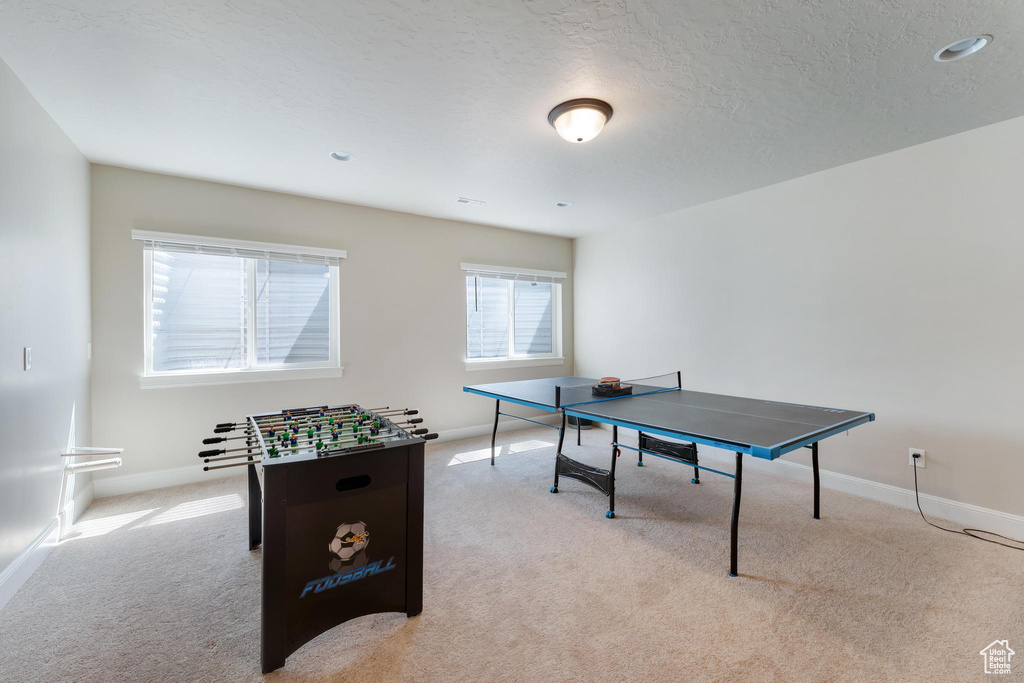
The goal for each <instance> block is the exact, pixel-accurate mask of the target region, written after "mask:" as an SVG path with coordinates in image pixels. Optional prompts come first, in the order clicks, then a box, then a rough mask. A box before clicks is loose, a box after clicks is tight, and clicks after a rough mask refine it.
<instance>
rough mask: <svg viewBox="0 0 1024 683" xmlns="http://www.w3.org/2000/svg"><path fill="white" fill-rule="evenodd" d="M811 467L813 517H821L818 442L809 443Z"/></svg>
mask: <svg viewBox="0 0 1024 683" xmlns="http://www.w3.org/2000/svg"><path fill="white" fill-rule="evenodd" d="M811 469H813V470H814V519H821V515H820V514H819V513H820V509H819V504H820V502H821V484H820V481H819V478H818V442H817V441H815V442H814V443H813V444H811Z"/></svg>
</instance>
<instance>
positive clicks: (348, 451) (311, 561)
mask: <svg viewBox="0 0 1024 683" xmlns="http://www.w3.org/2000/svg"><path fill="white" fill-rule="evenodd" d="M416 414H417V411H415V410H407V409H389V408H376V409H363V408H361V407H360V406H359V405H355V404H353V405H343V406H314V407H309V408H298V409H292V410H282V411H277V412H270V413H259V414H255V415H249V416H248V417H246V419H245V420H243V421H241V422H227V423H221V424H219V425H217V427H216V429H215V430H214V431H215V433H216V434H217V436H213V437H210V438H208V439H204V441H203V443H204V444H207V445H211V444H224V447H222V448H216V449H208V450H204V451H202V452H200V453H199V456H200V457H201V458H203V459H204V462H205V463H206V466H205V467H204V469H205V470H216V469H222V468H225V467H245V468H246V470H247V471H248V492H249V549H250V550H255V549H256V548H259V547H260V546H261V545H262V580H261V594H262V609H261V637H260V664H261V668H262V671H263V673H268V672H270V671H274V670H275V669H278V668H280V667H282V666H284V663H285V659H286V658H287V657H288V656H289V655H290V654H292V653H293V652H295V651H296V650H297V649H298V648H300V647H301V646H302V645H304V644H305V643H307V642H309V641H310V640H312V639H313V638H315V637H316V636H318V635H320V634H321V633H323V632H324V631H327V630H329V629H331V628H333V627H334V626H336V625H338V624H341V623H343V622H345V621H348V620H350V619H355V618H356V617H360V616H364V615H367V614H375V613H377V612H405V613H406V614H407V615H408V616H410V617H413V616H416V615H417V614H419V613H420V611H421V610H422V607H423V450H424V444H425V441H427V440H430V439H434V438H437V434H433V433H430V432H429V430H427V429H425V428H423V427H419V426H417V425H420V424H422V422H423V420H422V419H421V418H417V417H411V416H413V415H416Z"/></svg>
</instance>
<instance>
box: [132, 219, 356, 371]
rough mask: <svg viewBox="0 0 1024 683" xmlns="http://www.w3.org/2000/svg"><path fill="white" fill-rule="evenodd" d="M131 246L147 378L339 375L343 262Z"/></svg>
mask: <svg viewBox="0 0 1024 683" xmlns="http://www.w3.org/2000/svg"><path fill="white" fill-rule="evenodd" d="M133 236H134V237H135V238H136V239H140V240H142V241H143V242H144V252H143V253H144V258H145V263H144V266H145V293H144V298H145V302H146V311H145V319H146V331H145V334H146V339H145V351H146V353H145V357H146V375H147V376H161V375H199V374H210V373H225V372H250V371H261V370H284V369H313V368H336V367H338V366H339V358H340V353H339V343H338V338H339V320H338V293H339V285H338V269H339V268H338V264H339V259H340V258H343V257H344V253H345V252H342V251H338V250H321V249H313V248H310V247H288V246H284V245H271V244H263V243H254V242H236V241H228V240H212V239H206V240H203V239H201V238H189V237H186V236H180V235H166V234H163V233H146V232H142V231H136V233H135V234H134V235H133Z"/></svg>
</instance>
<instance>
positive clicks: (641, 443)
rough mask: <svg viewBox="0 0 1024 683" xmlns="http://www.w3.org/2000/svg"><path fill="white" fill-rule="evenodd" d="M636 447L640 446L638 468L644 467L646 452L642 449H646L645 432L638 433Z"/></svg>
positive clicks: (637, 460)
mask: <svg viewBox="0 0 1024 683" xmlns="http://www.w3.org/2000/svg"><path fill="white" fill-rule="evenodd" d="M636 445H637V446H639V448H638V449H637V451H636V466H637V467H643V466H644V452H643V451H641V450H640V448H643V447H644V433H643V432H639V431H638V432H637V433H636Z"/></svg>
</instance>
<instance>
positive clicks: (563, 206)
mask: <svg viewBox="0 0 1024 683" xmlns="http://www.w3.org/2000/svg"><path fill="white" fill-rule="evenodd" d="M555 206H560V207H562V208H563V209H564V208H567V207H570V206H572V202H555Z"/></svg>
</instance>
